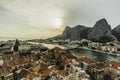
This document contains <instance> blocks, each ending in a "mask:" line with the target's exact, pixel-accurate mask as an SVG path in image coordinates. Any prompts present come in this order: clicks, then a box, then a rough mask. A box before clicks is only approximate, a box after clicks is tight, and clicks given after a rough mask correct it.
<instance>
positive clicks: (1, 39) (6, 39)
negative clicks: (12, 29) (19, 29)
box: [0, 37, 27, 41]
mask: <svg viewBox="0 0 120 80" xmlns="http://www.w3.org/2000/svg"><path fill="white" fill-rule="evenodd" d="M15 39H18V40H27V39H25V38H15V37H0V41H8V40H15Z"/></svg>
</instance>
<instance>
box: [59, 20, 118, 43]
mask: <svg viewBox="0 0 120 80" xmlns="http://www.w3.org/2000/svg"><path fill="white" fill-rule="evenodd" d="M112 33H113V34H112ZM115 37H117V39H118V40H119V41H120V25H119V26H117V27H116V28H114V29H113V30H111V26H110V25H109V24H108V22H107V20H106V19H104V18H103V19H100V20H98V21H97V22H96V23H95V25H94V26H93V27H86V26H82V25H77V26H74V27H69V26H67V27H66V28H65V30H64V31H63V33H62V34H61V35H60V36H59V37H58V36H57V38H60V39H70V40H81V39H89V40H92V41H98V42H109V41H113V40H116V38H115Z"/></svg>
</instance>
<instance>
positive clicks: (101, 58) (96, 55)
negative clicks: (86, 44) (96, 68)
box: [69, 48, 120, 62]
mask: <svg viewBox="0 0 120 80" xmlns="http://www.w3.org/2000/svg"><path fill="white" fill-rule="evenodd" d="M69 51H70V52H71V53H73V54H74V53H80V54H83V55H84V56H86V57H88V58H90V59H93V60H95V61H96V62H106V61H117V62H120V56H114V55H109V54H105V53H101V52H96V51H91V50H87V49H80V48H76V49H71V50H69Z"/></svg>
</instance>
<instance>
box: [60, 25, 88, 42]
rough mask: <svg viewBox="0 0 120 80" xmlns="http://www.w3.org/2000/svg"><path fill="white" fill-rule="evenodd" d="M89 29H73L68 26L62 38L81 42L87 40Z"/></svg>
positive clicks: (83, 27)
mask: <svg viewBox="0 0 120 80" xmlns="http://www.w3.org/2000/svg"><path fill="white" fill-rule="evenodd" d="M88 29H89V28H88V27H85V26H82V25H77V26H75V27H73V28H71V27H68V26H67V27H66V28H65V30H64V31H63V34H62V37H63V39H71V40H81V39H82V38H86V35H87V33H88V32H87V31H88ZM83 35H84V36H83Z"/></svg>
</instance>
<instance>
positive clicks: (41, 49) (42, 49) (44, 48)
mask: <svg viewBox="0 0 120 80" xmlns="http://www.w3.org/2000/svg"><path fill="white" fill-rule="evenodd" d="M46 50H48V48H47V47H40V51H41V52H44V51H46Z"/></svg>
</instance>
